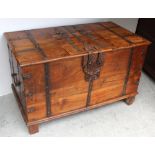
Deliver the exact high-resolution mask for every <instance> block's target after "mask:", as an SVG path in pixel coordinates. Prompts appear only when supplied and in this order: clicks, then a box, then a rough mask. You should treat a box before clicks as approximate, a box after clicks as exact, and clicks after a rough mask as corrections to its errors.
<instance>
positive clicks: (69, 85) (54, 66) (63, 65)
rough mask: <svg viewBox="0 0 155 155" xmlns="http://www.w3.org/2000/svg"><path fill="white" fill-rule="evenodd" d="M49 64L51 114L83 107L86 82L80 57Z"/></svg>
mask: <svg viewBox="0 0 155 155" xmlns="http://www.w3.org/2000/svg"><path fill="white" fill-rule="evenodd" d="M49 66H50V75H51V77H50V81H51V86H52V88H51V111H52V114H53V115H56V114H60V113H64V112H68V111H72V110H76V109H80V108H83V107H85V106H86V97H87V87H88V83H87V82H86V81H85V80H84V74H83V71H82V67H81V57H77V58H73V59H66V60H60V61H56V62H52V63H50V65H49Z"/></svg>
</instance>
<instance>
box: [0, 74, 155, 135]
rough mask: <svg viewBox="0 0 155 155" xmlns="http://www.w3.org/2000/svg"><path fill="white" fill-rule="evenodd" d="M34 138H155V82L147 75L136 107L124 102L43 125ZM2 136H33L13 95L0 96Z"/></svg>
mask: <svg viewBox="0 0 155 155" xmlns="http://www.w3.org/2000/svg"><path fill="white" fill-rule="evenodd" d="M39 129H40V132H39V133H37V134H34V135H32V137H35V136H54V137H55V136H155V82H154V81H153V80H151V79H150V78H149V77H148V76H146V75H145V74H144V73H143V74H142V78H141V81H140V86H139V95H137V97H136V101H135V102H134V104H133V105H131V106H127V105H126V104H124V102H123V101H120V102H117V103H115V104H111V105H107V106H103V107H101V108H98V109H95V110H92V111H87V112H83V113H80V114H76V115H72V116H68V117H65V118H61V119H58V120H54V121H52V122H48V123H43V124H41V125H40V128H39ZM0 136H1V137H4V136H7V137H9V136H16V137H17V136H30V135H29V134H28V131H27V128H26V126H25V124H24V121H23V119H22V116H21V114H20V111H19V109H18V107H17V104H16V101H15V99H14V97H13V95H12V94H9V95H6V96H3V97H0Z"/></svg>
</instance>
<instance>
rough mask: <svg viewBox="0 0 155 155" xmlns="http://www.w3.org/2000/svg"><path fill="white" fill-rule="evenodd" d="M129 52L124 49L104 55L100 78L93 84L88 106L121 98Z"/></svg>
mask: <svg viewBox="0 0 155 155" xmlns="http://www.w3.org/2000/svg"><path fill="white" fill-rule="evenodd" d="M130 52H131V49H126V50H120V51H114V52H109V53H106V54H105V55H104V64H103V67H102V69H101V72H100V77H99V78H98V79H97V80H94V83H93V89H92V95H91V103H90V105H93V104H98V103H102V102H103V101H106V100H109V99H113V98H115V97H120V96H122V92H123V88H124V81H125V78H126V75H127V71H128V66H129V65H128V64H129V59H130Z"/></svg>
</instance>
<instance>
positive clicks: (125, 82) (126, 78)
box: [122, 48, 133, 95]
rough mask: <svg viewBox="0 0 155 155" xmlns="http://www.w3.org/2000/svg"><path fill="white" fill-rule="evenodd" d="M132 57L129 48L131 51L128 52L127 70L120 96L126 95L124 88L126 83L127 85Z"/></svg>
mask: <svg viewBox="0 0 155 155" xmlns="http://www.w3.org/2000/svg"><path fill="white" fill-rule="evenodd" d="M132 57H133V48H131V50H130V55H129V61H128V68H127V74H126V77H125V81H124V86H123V91H122V95H125V94H126V87H127V83H128V79H129V74H130V70H131V64H132Z"/></svg>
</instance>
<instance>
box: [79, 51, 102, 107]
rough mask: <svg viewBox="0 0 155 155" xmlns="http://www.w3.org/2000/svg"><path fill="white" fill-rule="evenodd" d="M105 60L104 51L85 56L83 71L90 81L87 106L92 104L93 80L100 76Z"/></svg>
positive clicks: (86, 78)
mask: <svg viewBox="0 0 155 155" xmlns="http://www.w3.org/2000/svg"><path fill="white" fill-rule="evenodd" d="M103 62H104V54H103V53H97V54H92V53H89V54H88V55H87V56H84V57H83V60H82V68H83V72H84V73H85V80H86V81H88V82H89V85H88V95H87V101H86V106H88V105H89V104H90V101H91V92H92V88H93V81H94V80H96V79H98V78H99V76H100V71H101V67H102V66H103Z"/></svg>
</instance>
